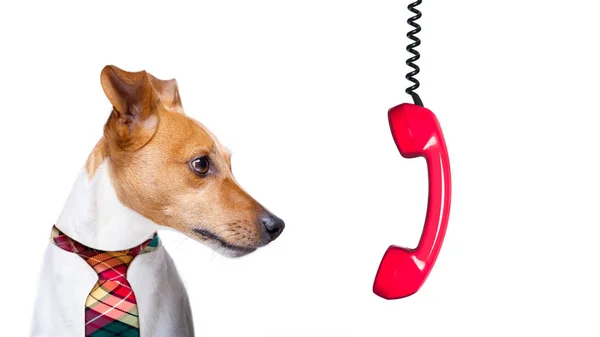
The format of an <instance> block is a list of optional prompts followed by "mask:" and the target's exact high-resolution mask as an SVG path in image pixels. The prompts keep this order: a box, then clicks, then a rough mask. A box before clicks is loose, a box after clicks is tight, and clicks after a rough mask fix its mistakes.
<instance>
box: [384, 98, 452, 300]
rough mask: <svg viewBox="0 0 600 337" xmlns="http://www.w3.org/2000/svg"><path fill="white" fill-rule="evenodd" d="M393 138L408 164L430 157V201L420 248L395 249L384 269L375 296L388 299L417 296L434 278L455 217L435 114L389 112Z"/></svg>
mask: <svg viewBox="0 0 600 337" xmlns="http://www.w3.org/2000/svg"><path fill="white" fill-rule="evenodd" d="M388 118H389V123H390V127H391V131H392V136H393V138H394V141H395V142H396V146H397V147H398V150H399V151H400V154H401V155H402V156H403V157H404V158H415V157H420V156H422V157H425V159H426V161H427V172H428V177H429V199H428V202H427V215H426V217H425V227H424V228H423V233H422V235H421V238H420V240H419V245H418V246H417V248H414V249H413V248H403V247H398V246H394V245H392V246H390V247H389V248H388V249H387V251H386V252H385V255H384V256H383V259H382V260H381V264H380V265H379V270H378V271H377V275H376V276H375V282H374V284H373V292H374V293H375V294H377V295H378V296H380V297H383V298H385V299H388V300H390V299H398V298H403V297H407V296H410V295H412V294H414V293H416V292H417V291H418V290H419V289H420V288H421V286H422V285H423V283H424V282H425V280H426V279H427V276H428V275H429V272H431V268H433V265H434V264H435V261H436V259H437V257H438V254H439V252H440V248H441V247H442V242H443V241H444V236H445V234H446V227H447V225H448V216H449V215H450V196H451V182H450V163H449V161H448V150H447V149H446V142H445V140H444V135H443V134H442V129H441V128H440V124H439V122H438V120H437V118H436V116H435V115H434V114H433V112H431V111H430V110H429V109H427V108H424V107H421V106H418V105H415V104H408V103H404V104H400V105H398V106H396V107H393V108H392V109H390V110H389V112H388Z"/></svg>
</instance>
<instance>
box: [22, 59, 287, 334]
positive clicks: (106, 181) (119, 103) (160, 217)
mask: <svg viewBox="0 0 600 337" xmlns="http://www.w3.org/2000/svg"><path fill="white" fill-rule="evenodd" d="M100 79H101V84H102V88H103V90H104V93H105V94H106V97H107V98H108V100H109V101H110V103H111V104H112V111H111V113H110V116H109V118H108V120H107V121H106V123H105V125H104V132H103V136H102V138H101V139H100V140H99V141H98V143H97V144H96V146H95V147H94V149H93V150H92V152H91V154H90V155H89V157H88V159H87V161H86V162H85V165H84V167H83V168H82V170H81V172H80V174H79V176H78V177H77V179H76V181H75V183H74V185H73V187H72V190H71V193H70V195H69V197H68V198H67V201H66V203H65V206H64V209H63V210H62V212H61V214H60V216H59V217H58V220H57V221H56V223H55V228H56V229H57V230H58V231H60V233H62V234H63V235H65V237H68V238H70V239H72V240H73V242H77V243H79V244H81V245H83V246H86V247H89V248H91V249H95V250H100V251H106V252H116V251H124V250H128V249H131V248H132V247H136V246H138V245H141V244H142V243H143V242H148V240H150V239H152V238H154V237H155V233H156V232H157V230H159V229H161V228H169V229H174V230H177V231H179V232H181V233H183V234H185V235H187V236H189V237H191V238H193V239H195V240H197V241H199V242H202V243H204V244H206V245H208V246H209V247H211V248H212V249H214V250H215V251H217V252H218V253H219V254H221V255H223V256H226V257H232V258H236V257H241V256H244V255H247V254H249V253H252V252H254V251H255V250H256V249H258V248H260V247H263V246H265V245H267V244H268V243H270V242H272V241H273V240H275V239H276V238H277V237H279V235H280V234H281V233H282V232H283V229H284V228H285V223H284V221H283V220H282V219H280V218H278V217H277V216H275V215H274V214H273V213H271V212H270V211H269V210H267V209H266V208H265V207H264V206H262V205H261V204H260V203H259V202H257V201H256V200H255V199H254V198H252V197H251V196H250V195H249V194H248V193H247V192H246V191H245V190H244V189H243V188H242V187H241V186H240V185H239V184H238V183H237V182H236V180H235V178H234V176H233V174H232V170H231V155H230V153H229V152H228V150H227V149H226V148H225V147H223V146H222V145H221V144H220V143H219V141H218V140H217V138H216V137H215V135H214V134H212V133H211V132H210V131H209V130H208V129H207V128H206V127H204V126H203V125H202V124H200V123H199V122H197V121H196V120H194V119H193V118H191V117H189V116H187V115H186V114H185V113H184V111H183V106H182V104H181V98H180V96H179V89H178V86H177V82H176V80H175V79H171V80H161V79H158V78H156V77H154V76H153V75H151V74H150V73H148V72H146V71H138V72H129V71H125V70H122V69H120V68H117V67H116V66H113V65H108V66H106V67H104V68H103V70H102V72H101V75H100ZM48 230H49V232H50V228H48ZM90 266H91V265H90V264H89V263H87V262H86V260H84V259H82V258H81V256H78V254H74V253H73V252H70V251H65V250H64V249H61V248H59V247H58V246H57V244H56V243H55V242H52V240H50V242H49V243H48V246H47V248H46V252H45V256H44V260H43V264H42V270H41V276H40V285H39V289H38V294H37V300H36V303H35V309H34V315H33V316H34V317H33V327H32V333H31V335H32V336H36V337H42V336H48V337H50V336H51V337H83V336H88V334H87V333H86V331H87V330H86V326H87V324H88V323H89V322H86V317H85V315H86V314H85V313H84V312H85V311H86V310H84V305H87V304H86V298H87V297H88V295H90V289H92V288H93V287H94V285H95V284H96V282H98V281H99V276H98V275H99V274H98V273H97V272H96V271H94V269H92V268H91V267H90ZM126 279H127V281H128V282H129V285H130V286H131V289H132V291H133V293H134V294H135V298H136V299H137V311H138V313H139V333H140V335H141V336H142V337H170V336H173V337H187V336H194V326H193V320H192V313H191V310H190V302H189V299H188V296H187V293H186V290H185V287H184V285H183V283H182V281H181V279H180V277H179V275H178V273H177V270H176V268H175V265H174V263H173V261H172V259H171V257H170V256H169V254H168V252H167V250H166V249H165V248H164V247H163V246H158V247H157V248H156V250H154V251H152V252H150V253H146V254H139V255H137V256H136V257H135V258H134V259H133V261H132V262H131V264H130V265H129V267H128V269H127V272H126ZM101 314H106V315H109V313H101ZM117 335H118V336H126V334H114V336H117ZM102 336H109V334H103V335H102ZM127 336H129V335H127Z"/></svg>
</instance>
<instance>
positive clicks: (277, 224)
mask: <svg viewBox="0 0 600 337" xmlns="http://www.w3.org/2000/svg"><path fill="white" fill-rule="evenodd" d="M261 222H262V224H263V226H264V227H265V230H266V232H267V235H268V236H269V241H273V240H275V239H277V237H278V236H279V235H281V232H283V229H284V228H285V222H283V220H281V219H280V218H278V217H276V216H275V215H273V214H271V213H266V214H265V215H263V216H262V218H261Z"/></svg>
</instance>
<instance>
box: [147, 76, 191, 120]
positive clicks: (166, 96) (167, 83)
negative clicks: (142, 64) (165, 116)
mask: <svg viewBox="0 0 600 337" xmlns="http://www.w3.org/2000/svg"><path fill="white" fill-rule="evenodd" d="M148 77H150V81H151V82H152V86H153V87H154V89H155V90H156V92H157V93H158V94H159V96H160V101H161V102H162V104H163V106H164V107H165V108H166V109H168V110H172V111H176V112H179V113H182V114H183V106H182V105H181V97H180V96H179V87H178V86H177V81H176V80H175V79H174V78H173V79H170V80H161V79H158V78H156V77H154V76H153V75H152V74H150V73H148Z"/></svg>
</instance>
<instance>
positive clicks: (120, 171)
mask: <svg viewBox="0 0 600 337" xmlns="http://www.w3.org/2000/svg"><path fill="white" fill-rule="evenodd" d="M101 82H102V87H103V89H104V91H105V93H106V96H107V97H108V99H109V100H110V101H111V103H112V104H113V107H114V108H113V112H112V113H111V115H110V117H109V119H108V121H107V122H106V125H105V127H104V137H103V138H102V139H101V140H100V141H99V142H98V143H97V145H96V147H95V148H94V150H93V151H92V153H91V154H90V156H89V158H88V160H87V163H86V169H87V172H88V174H89V176H90V178H91V177H93V176H94V174H95V172H96V170H97V168H98V166H99V165H100V164H101V163H102V162H104V161H105V160H106V159H108V161H109V172H110V175H111V180H112V181H113V185H114V188H115V190H116V192H117V195H118V197H119V199H120V201H121V202H122V203H123V204H124V205H126V206H128V207H129V208H131V209H133V210H135V211H136V212H138V213H140V214H141V215H143V216H145V217H147V218H148V219H150V220H152V221H153V222H155V223H157V224H159V225H163V226H168V227H171V228H174V229H176V230H178V231H180V232H182V233H184V234H187V235H189V236H191V237H194V238H197V239H199V240H202V241H207V240H209V241H210V237H208V236H206V235H202V234H201V233H202V231H208V232H209V233H211V234H213V235H216V236H218V237H219V238H221V239H223V240H224V241H226V243H227V244H228V245H230V246H235V247H241V248H244V249H247V250H248V251H246V252H245V253H247V252H249V251H251V250H253V249H255V248H257V247H260V246H262V245H265V244H266V243H267V240H266V238H265V233H264V230H262V225H261V223H260V219H259V217H260V215H261V214H262V213H263V212H264V211H265V209H264V207H263V206H261V205H260V204H259V203H258V202H257V201H256V200H254V199H253V198H252V197H251V196H250V195H249V194H248V193H246V192H245V191H244V190H243V189H242V188H241V187H240V186H239V185H238V184H237V182H236V181H235V178H234V177H233V174H232V172H231V159H230V154H229V152H228V151H227V150H226V149H225V148H224V147H223V146H222V145H221V144H220V143H219V142H218V140H217V139H216V137H215V136H214V135H213V134H212V133H211V132H210V131H209V130H207V129H206V128H205V127H204V126H203V125H202V124H200V123H199V122H197V121H195V120H194V119H192V118H190V117H188V116H186V115H185V114H184V113H183V107H182V106H181V99H180V97H179V90H178V88H177V82H176V81H175V80H169V81H162V80H159V79H157V78H155V77H154V76H152V75H150V74H148V73H146V72H145V71H141V72H135V73H131V72H125V71H123V70H121V69H119V68H117V67H114V66H107V67H105V68H104V70H103V71H102V74H101ZM204 155H207V156H209V157H210V161H211V171H210V173H209V174H207V175H206V176H199V175H198V174H196V173H195V172H194V171H193V170H192V169H191V167H190V164H189V163H190V161H192V160H193V159H195V158H197V157H200V156H204ZM198 230H201V231H200V233H199V231H198ZM213 243H215V242H213ZM229 248H231V247H229ZM245 253H242V252H238V255H243V254H245Z"/></svg>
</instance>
